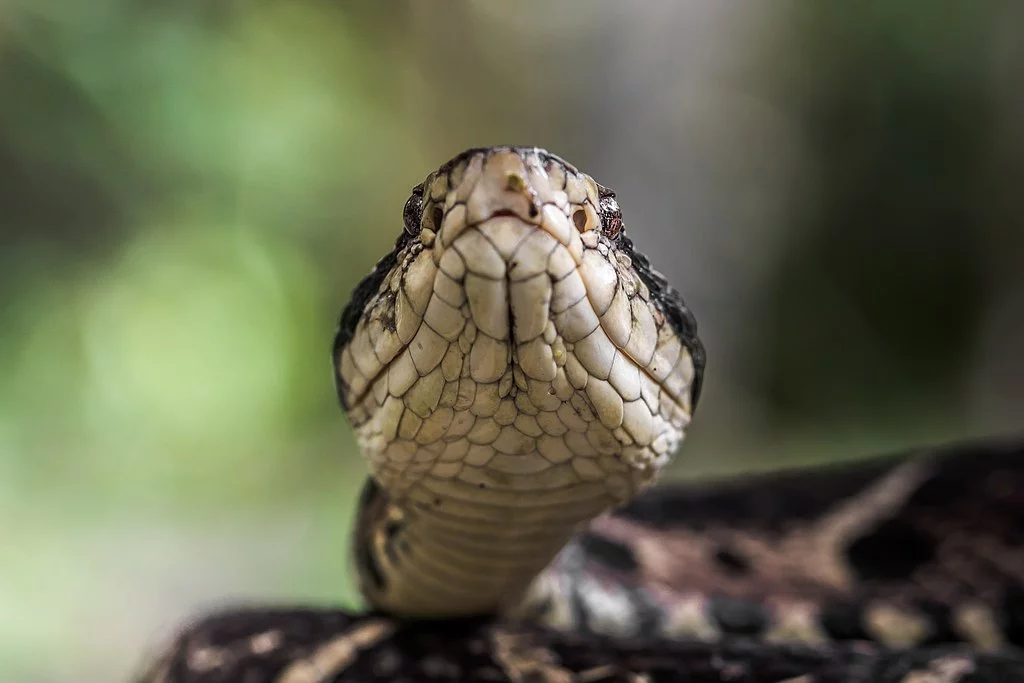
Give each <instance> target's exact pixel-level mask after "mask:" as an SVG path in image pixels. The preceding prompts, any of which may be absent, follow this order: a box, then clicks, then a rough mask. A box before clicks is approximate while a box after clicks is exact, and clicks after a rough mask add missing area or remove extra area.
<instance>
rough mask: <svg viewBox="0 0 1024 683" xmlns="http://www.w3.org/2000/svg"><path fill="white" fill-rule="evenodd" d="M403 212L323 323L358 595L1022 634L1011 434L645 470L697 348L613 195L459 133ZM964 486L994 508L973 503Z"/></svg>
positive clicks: (842, 636) (873, 635) (679, 437)
mask: <svg viewBox="0 0 1024 683" xmlns="http://www.w3.org/2000/svg"><path fill="white" fill-rule="evenodd" d="M403 218H404V227H403V229H402V231H401V233H400V234H399V236H398V238H397V240H396V242H395V245H394V248H393V249H392V251H391V252H390V253H388V254H387V255H386V256H385V257H384V258H382V259H381V260H380V261H379V262H378V263H377V264H376V266H375V267H374V268H373V270H372V271H371V272H370V274H369V275H367V276H366V277H365V278H364V279H363V280H362V281H361V282H360V283H359V284H358V286H357V287H356V288H355V290H354V292H353V294H352V296H351V298H350V300H349V303H348V304H347V306H346V307H345V309H344V310H343V312H342V315H341V318H340V323H339V326H338V330H337V333H336V337H335V340H334V345H333V363H334V368H335V383H336V387H337V392H338V396H339V398H340V402H341V405H342V407H343V409H344V411H345V413H346V414H347V416H348V419H349V421H350V423H351V425H352V428H353V430H354V433H355V435H356V439H357V441H358V444H359V447H360V451H361V453H362V454H363V456H364V458H365V461H366V463H368V466H369V470H370V474H369V477H368V478H367V480H366V483H365V485H364V488H363V492H362V494H361V496H360V498H359V501H358V504H357V505H358V510H357V518H356V523H355V529H354V532H353V535H352V553H351V556H352V558H353V562H354V565H355V567H354V568H355V574H356V575H357V576H358V584H359V590H360V593H361V594H362V596H363V597H364V598H365V600H366V602H367V603H368V604H369V605H370V606H371V607H372V608H373V609H375V610H378V611H380V612H383V613H387V614H390V615H394V616H396V617H400V618H408V619H445V618H455V617H464V616H471V615H480V614H498V615H502V616H504V617H506V618H512V619H526V620H532V621H536V622H539V623H543V624H545V625H548V626H552V627H555V628H559V629H563V630H568V631H577V632H593V633H599V634H604V635H614V636H636V637H650V636H657V637H669V638H703V639H715V638H725V637H738V636H743V637H755V638H761V639H765V640H769V641H775V642H801V643H810V644H820V643H823V642H829V641H835V640H850V639H865V640H871V641H876V642H881V643H884V644H886V645H896V646H911V645H915V644H921V643H929V642H947V641H953V642H967V643H971V644H973V645H976V646H977V647H980V648H984V649H999V648H1002V647H1007V646H1010V647H1014V646H1019V645H1022V644H1024V552H1022V547H1024V532H1022V531H1021V530H1020V528H1021V526H1024V525H1022V524H1021V522H1024V517H1022V516H1021V514H1020V510H1021V509H1024V500H1022V496H1024V479H1022V476H1021V472H1020V466H1019V463H1020V457H1019V456H1020V453H1019V449H1015V448H1014V447H1012V446H1011V447H1006V448H1004V449H1003V450H1001V451H1000V450H999V449H996V450H997V451H998V452H995V453H993V454H990V457H989V458H988V459H983V458H982V459H979V457H978V456H977V453H976V452H975V451H971V452H969V453H967V454H966V455H964V454H962V453H961V454H959V455H958V454H957V453H955V452H953V453H951V452H949V449H946V451H942V452H939V453H937V454H934V453H933V454H931V455H930V457H929V456H927V455H925V456H919V457H910V456H908V457H905V458H899V459H884V460H871V461H870V462H867V463H860V464H858V465H856V466H845V467H838V466H837V467H831V468H828V467H825V468H821V469H819V470H818V471H815V472H812V473H810V474H808V473H805V472H800V473H797V474H793V473H785V472H782V473H774V474H770V475H768V476H770V477H774V479H773V480H772V481H771V482H770V485H769V486H766V485H765V481H764V479H765V477H764V476H761V477H760V478H758V477H754V478H747V479H745V480H743V479H741V480H739V481H735V482H729V483H728V484H727V485H726V486H724V487H723V486H719V487H715V488H710V487H707V486H706V485H705V484H699V485H697V486H696V487H691V489H690V490H688V491H685V492H682V493H681V492H680V490H679V488H678V486H677V487H675V488H672V487H667V486H664V485H663V486H653V487H652V485H653V484H655V482H657V481H658V479H659V475H660V474H661V473H662V472H663V471H664V470H665V468H666V466H667V465H668V464H669V463H670V461H672V459H673V457H674V455H675V453H676V451H677V449H679V447H680V445H681V443H682V441H683V438H684V435H685V433H686V431H687V429H688V427H689V425H690V422H691V419H692V417H693V415H694V411H695V408H696V406H697V404H698V401H699V398H700V394H701V387H702V383H703V379H704V373H705V365H706V352H705V348H704V346H703V343H702V342H701V340H700V338H699V337H698V334H697V324H696V321H695V318H694V315H693V313H692V312H691V311H690V309H689V308H688V307H687V306H686V304H685V302H684V300H683V298H682V296H681V295H680V293H679V292H678V290H677V289H676V288H675V287H673V286H672V285H671V284H670V283H669V281H668V280H667V279H666V277H665V276H664V275H662V274H661V273H660V272H659V271H657V270H656V269H655V268H654V267H653V266H652V264H651V262H650V260H649V259H648V257H647V256H646V255H645V254H644V253H643V252H641V251H640V250H639V249H638V248H637V247H636V246H635V245H634V243H633V241H632V240H631V238H630V237H629V236H628V235H627V229H626V225H625V221H624V218H623V211H622V209H621V208H620V206H619V203H618V200H617V198H616V194H615V192H614V191H612V190H611V189H609V188H607V187H605V186H603V185H601V184H600V183H598V182H597V181H595V180H594V179H593V178H592V177H590V176H589V175H587V174H585V173H583V172H581V171H580V170H578V169H577V168H576V167H575V166H573V165H572V164H570V163H569V162H567V161H565V160H563V159H562V158H560V157H558V156H556V155H555V154H552V153H550V152H548V151H546V150H543V149H540V148H534V147H514V146H505V147H489V148H474V149H470V150H468V151H465V152H463V153H461V154H459V155H457V156H455V157H454V158H452V159H451V160H450V161H447V162H446V163H444V164H443V165H441V166H440V167H439V168H438V169H437V170H435V171H433V172H432V173H430V174H429V175H428V176H427V177H426V179H425V180H424V181H423V182H422V183H420V184H418V185H416V186H415V187H414V188H413V190H412V192H411V195H410V196H409V198H408V200H407V202H406V204H405V208H404V211H403ZM953 450H955V449H953ZM979 463H981V464H979ZM764 490H770V491H772V492H773V494H772V497H771V498H769V499H766V498H765V496H764V494H763V491H764ZM979 500H984V501H987V502H988V503H989V504H991V505H1003V509H1002V510H999V509H997V513H998V514H987V515H985V516H979V515H978V514H977V512H976V510H977V507H978V506H977V501H979ZM659 501H661V502H659ZM972 505H973V507H972Z"/></svg>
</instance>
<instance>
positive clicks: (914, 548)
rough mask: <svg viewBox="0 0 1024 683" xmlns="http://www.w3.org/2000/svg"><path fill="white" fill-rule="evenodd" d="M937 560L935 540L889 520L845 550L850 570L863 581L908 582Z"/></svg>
mask: <svg viewBox="0 0 1024 683" xmlns="http://www.w3.org/2000/svg"><path fill="white" fill-rule="evenodd" d="M934 558H935V540H934V539H932V538H929V537H928V536H926V535H925V534H924V533H922V532H921V531H919V530H918V529H915V528H914V527H913V526H912V525H910V524H909V523H907V522H906V521H904V520H901V519H890V520H886V521H885V522H883V523H882V524H881V525H880V526H878V527H876V528H875V529H872V530H871V531H870V532H869V533H867V534H865V535H864V536H861V537H860V538H858V539H856V540H854V541H853V542H852V543H850V545H849V546H848V547H847V549H846V559H847V560H848V561H849V563H850V568H851V569H853V571H854V572H855V573H856V574H857V577H858V578H859V579H860V580H862V581H871V580H896V581H899V580H906V579H907V578H909V577H910V576H911V575H912V574H913V573H914V571H915V570H917V569H918V568H919V567H922V566H923V565H926V564H928V563H929V562H931V561H932V560H934Z"/></svg>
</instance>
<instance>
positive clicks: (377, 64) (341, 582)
mask: <svg viewBox="0 0 1024 683" xmlns="http://www.w3.org/2000/svg"><path fill="white" fill-rule="evenodd" d="M1022 7H1024V6H1022V5H1021V4H1020V3H1014V2H1011V1H1009V0H1007V1H1006V2H985V1H982V2H975V3H962V2H942V1H936V0H929V1H927V2H926V1H925V0H901V1H895V0H889V1H882V0H876V1H869V2H861V3H842V2H838V1H835V2H832V1H824V0H813V1H812V0H805V1H791V2H778V3H758V2H754V0H742V1H741V0H737V1H736V2H720V1H719V0H687V1H686V2H679V3H676V2H666V1H655V2H650V3H643V4H630V3H615V2H603V1H602V2H596V1H595V2H582V1H580V2H562V3H541V2H520V3H498V2H494V3H485V2H436V3H428V2H419V3H416V2H323V1H322V0H291V1H290V2H268V3H243V2H230V1H222V2H216V3H208V2H198V1H197V0H179V1H177V2H170V1H169V0H163V1H161V0H148V1H146V2H134V3H133V2H128V0H93V1H92V2H90V3H73V2H61V1H60V0H20V1H19V0H3V1H2V2H0V209H2V223H0V240H2V242H0V245H2V250H0V376H2V381H0V548H2V551H0V552H2V553H3V555H2V564H0V567H2V568H0V681H2V682H3V683H6V682H8V681H11V682H12V683H32V682H36V681H38V682H51V681H52V682H57V681H64V680H75V681H96V682H99V681H110V680H123V679H124V677H125V676H127V675H128V673H129V672H131V671H132V670H133V668H134V667H135V666H136V665H137V664H138V661H139V658H140V657H141V655H142V652H143V651H144V650H145V648H151V647H153V646H155V645H156V644H158V643H159V642H160V639H161V637H163V636H166V635H167V634H168V633H170V631H171V629H173V628H174V627H175V626H177V625H179V624H180V623H181V622H182V620H183V619H185V618H186V617H187V616H188V615H191V614H194V613H195V612H196V611H197V610H203V609H208V608H210V607H213V606H216V605H220V604H225V603H229V602H235V601H245V600H257V599H262V600H275V601H286V600H293V601H321V602H331V603H336V602H341V603H343V604H355V602H354V594H353V592H352V588H351V585H350V584H349V578H348V566H347V557H346V556H347V546H346V534H347V529H348V526H349V524H350V518H351V511H352V505H353V496H354V494H355V491H356V488H357V486H358V485H359V483H360V482H361V480H362V477H363V476H364V469H363V465H362V463H361V462H360V460H359V458H358V454H357V452H356V450H355V446H354V441H353V439H352V436H351V433H350V431H349V429H348V427H347V425H346V424H345V421H344V419H343V417H342V414H341V412H340V410H339V409H338V408H337V406H336V402H335V396H334V389H333V384H332V377H331V370H330V361H329V348H330V342H331V339H332V335H333V332H334V326H335V323H336V320H337V316H338V313H339V311H340V310H341V307H342V306H343V304H344V303H345V301H346V300H347V297H348V293H349V291H350V289H351V288H352V286H353V285H354V284H355V283H356V282H357V281H358V279H359V278H360V277H361V276H362V275H363V274H365V273H366V272H368V270H369V269H370V267H371V266H372V264H373V263H374V261H375V260H376V259H377V258H379V257H380V256H381V255H383V254H384V253H385V252H386V251H387V250H389V249H390V248H391V244H392V242H393V240H394V237H395V235H396V234H397V231H398V230H400V229H401V223H400V221H401V218H400V217H401V211H402V206H403V203H404V201H405V198H406V196H407V194H408V191H409V189H410V188H411V187H412V186H413V185H414V184H416V183H417V182H419V181H420V180H421V179H422V178H423V176H425V175H426V174H427V173H428V172H429V171H430V170H431V169H432V168H433V167H435V166H437V165H439V164H440V163H441V162H442V161H444V160H446V159H447V158H449V157H450V156H452V155H454V154H455V153H457V152H458V151H460V150H461V149H463V148H465V147H469V146H477V145H490V144H502V143H514V144H536V145H540V146H544V147H547V148H549V149H551V150H552V151H554V152H556V153H558V154H561V155H563V156H565V157H566V158H568V159H569V160H571V161H573V162H574V163H576V164H577V165H579V166H580V167H581V168H583V169H584V170H586V171H588V172H589V173H591V174H592V175H594V176H595V177H596V178H597V179H598V180H600V181H601V182H603V183H604V184H606V185H609V186H611V187H613V188H615V189H616V190H617V191H618V193H619V198H620V201H621V204H622V206H623V208H624V211H625V217H626V224H627V227H628V229H629V230H630V231H631V234H632V236H633V238H634V240H635V241H636V242H637V243H638V244H639V246H640V247H641V248H642V249H643V250H645V251H647V252H648V253H650V254H652V258H653V261H654V263H655V265H656V266H658V267H659V268H661V269H662V270H663V271H664V272H665V273H666V274H667V275H668V276H669V278H670V279H671V280H672V281H673V282H674V283H675V284H676V285H677V286H678V287H679V288H680V289H681V290H682V291H683V293H684V295H685V296H686V298H687V302H688V303H689V304H690V305H691V307H692V308H693V309H694V311H695V313H696V315H697V318H698V320H699V322H700V326H701V330H702V337H703V338H704V340H705V343H706V345H707V347H708V356H709V366H708V370H707V379H706V383H705V390H704V395H703V398H702V402H701V406H700V409H699V410H698V413H697V416H696V420H695V422H694V425H693V428H692V431H691V436H690V438H689V440H688V441H687V444H686V445H685V446H684V448H683V452H682V454H681V455H680V458H679V459H678V461H677V462H676V464H675V469H674V470H673V476H679V477H682V476H703V475H705V474H708V473H712V472H716V473H718V472H735V471H738V470H744V469H751V468H763V467H773V466H777V465H780V464H788V463H796V462H807V461H812V460H815V461H817V460H827V459H835V458H848V457H856V456H859V455H862V454H865V453H868V452H871V451H881V450H886V449H891V448H900V447H904V446H908V445H911V444H916V443H929V442H937V441H941V440H945V439H952V438H959V437H967V436H974V435H982V434H987V433H998V432H1005V431H1009V430H1013V429H1015V428H1018V427H1020V426H1021V419H1020V418H1021V416H1022V415H1024V354H1022V353H1021V351H1022V349H1024V192H1022V191H1021V187H1022V182H1024V91H1022V89H1021V88H1020V81H1019V76H1020V74H1021V73H1024V47H1022V46H1024V40H1022V38H1024V35H1022V34H1024V11H1022Z"/></svg>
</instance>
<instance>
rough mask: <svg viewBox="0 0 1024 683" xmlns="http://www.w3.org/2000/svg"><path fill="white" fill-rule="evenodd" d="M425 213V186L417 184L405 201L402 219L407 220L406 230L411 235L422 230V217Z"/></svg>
mask: <svg viewBox="0 0 1024 683" xmlns="http://www.w3.org/2000/svg"><path fill="white" fill-rule="evenodd" d="M422 215H423V186H422V185H417V186H416V187H414V188H413V190H412V194H411V195H410V196H409V199H408V200H407V201H406V202H405V208H404V209H402V220H403V221H404V222H405V231H406V232H407V233H409V234H410V235H418V234H419V232H420V218H421V217H422Z"/></svg>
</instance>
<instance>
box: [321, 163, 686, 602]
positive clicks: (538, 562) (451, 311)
mask: <svg viewBox="0 0 1024 683" xmlns="http://www.w3.org/2000/svg"><path fill="white" fill-rule="evenodd" d="M404 214H405V220H406V225H405V230H404V231H403V234H402V236H401V237H400V239H399V240H398V243H397V244H396V245H395V249H394V251H393V252H392V253H391V254H389V255H388V256H387V257H386V258H385V259H384V260H383V261H381V263H379V264H378V266H377V268H375V269H374V271H373V272H372V273H371V274H370V276H369V277H368V278H366V280H365V281H364V282H363V283H362V284H360V285H359V287H358V288H357V290H356V294H355V295H354V296H353V298H352V301H351V303H350V304H349V306H348V307H347V309H346V310H345V312H344V313H343V315H342V323H341V326H340V329H339V332H338V335H337V340H336V343H335V351H334V353H335V361H336V366H337V370H338V374H337V377H338V390H339V394H340V397H341V401H342V405H343V406H345V408H346V410H347V413H348V416H349V418H350V420H351V422H352V424H353V426H354V428H355V431H356V435H357V438H358V440H359V444H360V447H361V449H362V452H363V454H364V455H365V456H366V458H367V460H368V462H369V465H370V470H371V474H372V479H371V481H370V483H369V484H368V485H367V488H366V491H365V494H364V496H363V500H362V503H361V505H360V520H359V523H358V525H357V527H358V530H357V541H356V544H355V547H356V552H355V558H356V562H357V566H358V568H359V570H360V576H361V577H362V582H361V587H362V590H363V593H364V595H366V597H367V598H368V600H369V601H370V603H371V605H373V606H374V607H377V608H380V609H384V610H387V611H388V612H391V613H393V614H400V615H403V616H419V617H451V616H461V615H472V614H487V613H494V612H496V611H498V610H501V609H506V610H515V609H519V608H520V607H521V604H522V599H523V596H524V593H525V592H526V591H527V589H528V587H529V585H530V584H531V582H533V580H534V578H535V577H536V576H537V574H538V573H539V572H540V571H541V570H542V569H543V568H544V567H545V566H546V565H547V564H548V563H549V562H550V561H551V560H552V558H553V557H554V556H555V554H556V553H557V552H558V551H559V550H560V549H561V548H562V547H563V546H565V544H566V542H567V541H568V540H569V538H570V537H571V536H572V535H573V533H574V532H575V530H576V528H577V527H578V525H579V524H580V523H582V522H585V521H588V520H590V519H592V518H593V517H595V516H597V515H598V514H600V513H601V512H603V511H605V510H607V509H609V508H610V507H612V506H614V505H618V504H622V503H625V502H626V501H628V500H629V499H631V498H632V497H633V496H634V495H635V494H636V493H637V491H639V490H641V489H642V488H643V487H645V486H646V485H648V484H649V483H651V482H652V481H653V480H654V478H655V476H656V475H657V473H658V471H659V470H660V469H661V468H662V467H663V466H664V465H665V464H666V463H667V462H668V461H669V459H670V457H671V456H672V454H673V453H674V452H675V450H676V448H677V446H678V444H679V442H680V440H681V439H682V436H683V430H684V428H685V427H686V425H687V424H688V423H689V420H690V416H691V413H692V411H693V405H694V402H695V400H696V398H697V395H698V388H699V381H700V375H701V373H702V371H703V349H702V347H701V345H700V342H699V341H698V340H697V337H696V330H695V324H694V322H693V318H692V316H690V314H689V313H688V312H687V310H686V308H685V307H684V305H683V302H682V300H681V299H680V298H679V296H678V294H677V293H676V292H675V291H674V290H673V289H672V288H671V287H670V286H668V284H667V282H666V281H665V280H664V278H662V277H661V276H660V275H658V274H657V273H656V272H655V271H653V270H652V269H651V268H650V266H649V264H648V263H647V260H646V259H645V258H643V257H642V256H640V255H639V254H637V253H636V252H635V251H634V249H633V248H632V243H631V242H630V241H629V240H628V239H627V238H626V236H625V232H624V229H623V225H622V215H621V212H620V211H619V209H618V205H617V203H616V201H615V197H614V194H613V193H612V192H611V191H609V190H607V189H606V188H603V187H601V186H600V185H598V184H597V183H596V182H594V180H593V179H592V178H590V177H589V176H587V175H585V174H583V173H580V172H579V171H577V170H576V169H575V168H573V167H572V166H571V165H569V164H568V163H566V162H565V161H563V160H561V159H559V158H557V157H555V156H554V155H551V154H549V153H547V152H544V151H542V150H538V149H534V148H493V149H485V150H471V151H469V152H466V153H464V154H462V155H459V156H458V157H456V158H455V159H453V160H452V161H450V162H448V163H446V164H445V165H443V166H442V167H441V168H440V169H438V170H437V171H436V172H434V173H432V174H431V175H430V176H428V177H427V179H426V180H425V181H424V182H423V183H422V184H421V185H419V186H417V187H416V188H415V189H414V190H413V192H412V196H411V197H410V199H409V201H408V202H407V204H406V209H405V212H404Z"/></svg>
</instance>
